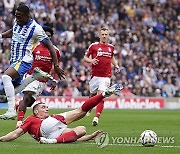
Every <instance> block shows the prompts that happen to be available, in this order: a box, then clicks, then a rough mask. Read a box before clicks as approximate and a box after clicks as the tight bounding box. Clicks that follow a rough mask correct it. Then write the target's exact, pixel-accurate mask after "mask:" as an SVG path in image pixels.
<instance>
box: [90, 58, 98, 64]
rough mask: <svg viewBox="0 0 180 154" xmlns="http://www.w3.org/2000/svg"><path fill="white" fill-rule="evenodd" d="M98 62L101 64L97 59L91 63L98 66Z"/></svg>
mask: <svg viewBox="0 0 180 154" xmlns="http://www.w3.org/2000/svg"><path fill="white" fill-rule="evenodd" d="M98 62H99V60H98V59H96V58H94V59H92V61H91V63H92V64H93V65H97V64H98Z"/></svg>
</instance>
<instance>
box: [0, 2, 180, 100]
mask: <svg viewBox="0 0 180 154" xmlns="http://www.w3.org/2000/svg"><path fill="white" fill-rule="evenodd" d="M20 2H23V3H25V4H27V5H28V6H29V7H30V9H31V15H32V17H33V18H35V20H36V21H37V22H38V23H39V24H41V25H47V26H50V27H52V28H53V29H54V31H55V34H54V36H53V38H52V42H53V43H54V44H55V45H56V46H57V47H58V48H59V49H60V50H61V52H62V54H61V64H60V65H61V67H62V68H63V69H64V70H65V72H66V73H67V76H66V80H63V81H59V82H58V85H57V87H56V89H55V91H50V83H48V85H47V87H46V89H45V90H44V92H43V95H48V96H49V95H51V96H75V97H76V96H88V95H89V85H88V82H89V79H90V72H91V66H90V65H89V64H86V63H84V62H83V61H82V58H83V56H84V54H85V52H86V50H87V48H88V46H89V45H90V44H91V43H93V42H97V41H98V33H97V32H98V29H99V27H100V26H101V25H104V24H106V25H108V26H109V28H110V43H112V44H113V45H115V57H116V59H117V60H118V63H119V66H120V67H121V72H120V73H119V74H115V73H114V69H113V75H112V84H113V83H115V82H119V83H123V85H124V87H125V90H124V92H123V95H129V94H130V95H131V93H133V95H138V96H142V97H144V96H145V97H146V96H162V97H179V96H180V70H179V69H180V59H179V58H180V52H179V49H180V33H179V29H180V14H179V10H180V2H179V1H178V0H0V33H2V32H4V31H6V30H8V29H10V28H12V25H13V21H14V12H15V8H16V7H17V6H18V4H19V3H20ZM9 57H10V39H4V40H3V41H2V42H0V73H1V74H2V73H3V72H4V70H5V69H6V68H7V67H8V66H9ZM1 88H3V85H2V81H1V79H0V89H1Z"/></svg>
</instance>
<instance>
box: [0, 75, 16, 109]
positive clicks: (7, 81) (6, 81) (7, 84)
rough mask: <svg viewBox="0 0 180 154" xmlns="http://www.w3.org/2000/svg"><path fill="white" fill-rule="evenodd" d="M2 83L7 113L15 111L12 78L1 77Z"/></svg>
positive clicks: (7, 76)
mask: <svg viewBox="0 0 180 154" xmlns="http://www.w3.org/2000/svg"><path fill="white" fill-rule="evenodd" d="M2 81H3V85H4V90H5V93H6V96H7V100H8V111H15V92H14V86H13V84H12V78H11V77H10V76H9V75H2Z"/></svg>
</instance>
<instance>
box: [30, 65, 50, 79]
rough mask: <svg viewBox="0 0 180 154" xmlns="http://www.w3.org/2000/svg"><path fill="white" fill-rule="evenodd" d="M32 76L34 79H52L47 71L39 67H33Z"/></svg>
mask: <svg viewBox="0 0 180 154" xmlns="http://www.w3.org/2000/svg"><path fill="white" fill-rule="evenodd" d="M33 77H34V78H35V79H36V80H41V79H49V80H53V77H52V76H51V75H50V74H48V73H47V72H44V71H42V70H41V69H40V68H38V67H36V68H34V71H33Z"/></svg>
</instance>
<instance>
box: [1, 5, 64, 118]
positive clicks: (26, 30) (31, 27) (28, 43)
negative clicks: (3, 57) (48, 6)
mask: <svg viewBox="0 0 180 154" xmlns="http://www.w3.org/2000/svg"><path fill="white" fill-rule="evenodd" d="M15 17H16V18H15V21H14V26H13V28H12V29H10V30H8V31H6V32H4V33H2V34H0V39H2V38H10V37H11V38H12V42H11V59H10V64H11V65H10V67H9V68H8V69H7V70H6V71H5V72H4V74H3V75H2V80H3V84H4V89H5V93H6V96H7V100H8V111H7V112H6V113H5V114H3V115H1V116H0V117H7V118H9V117H16V111H15V92H14V85H19V84H20V83H21V80H22V78H23V76H24V74H25V73H26V72H27V71H28V70H29V69H30V68H31V66H32V62H33V55H32V51H33V49H34V48H35V47H36V45H37V43H38V42H40V43H42V44H43V45H44V46H46V47H47V48H48V49H49V51H50V54H51V57H52V62H53V65H54V69H55V71H56V73H57V74H58V76H59V78H60V79H61V78H64V75H65V73H64V71H63V70H62V69H61V68H59V65H58V61H57V56H56V52H55V49H54V47H53V45H52V43H51V41H50V40H49V38H48V36H47V35H46V34H45V32H44V31H43V29H42V27H41V26H40V25H39V24H37V23H36V21H35V20H34V19H32V18H31V17H30V11H29V8H28V7H27V6H26V5H20V6H19V7H18V8H17V9H16V11H15Z"/></svg>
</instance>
